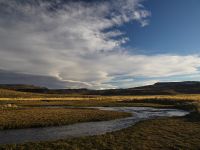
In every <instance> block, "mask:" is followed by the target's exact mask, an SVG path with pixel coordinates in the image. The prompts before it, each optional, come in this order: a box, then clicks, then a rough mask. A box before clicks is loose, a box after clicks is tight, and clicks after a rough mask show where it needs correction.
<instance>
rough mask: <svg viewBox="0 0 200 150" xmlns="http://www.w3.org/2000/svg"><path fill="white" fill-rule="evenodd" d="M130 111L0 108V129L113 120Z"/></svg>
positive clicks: (125, 115) (126, 114) (124, 115)
mask: <svg viewBox="0 0 200 150" xmlns="http://www.w3.org/2000/svg"><path fill="white" fill-rule="evenodd" d="M127 116H130V114H128V113H123V112H113V111H103V110H96V109H78V108H76V109H69V108H67V109H64V108H28V109H26V108H23V109H13V110H0V129H14V128H29V127H44V126H59V125H67V124H73V123H78V122H88V121H101V120H112V119H116V118H122V117H127Z"/></svg>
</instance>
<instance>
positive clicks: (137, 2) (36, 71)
mask: <svg viewBox="0 0 200 150" xmlns="http://www.w3.org/2000/svg"><path fill="white" fill-rule="evenodd" d="M141 2H142V1H141V0H123V1H121V0H111V1H101V2H99V1H97V2H95V1H94V2H86V1H77V2H63V1H60V0H56V1H54V2H49V1H32V0H27V1H21V2H19V1H17V0H9V1H7V0H0V69H2V70H9V71H12V72H15V73H17V76H19V74H21V78H22V79H23V78H24V74H29V75H30V76H42V78H44V77H45V76H46V77H47V79H45V80H47V81H46V82H48V81H49V82H51V86H50V87H53V85H54V84H55V87H56V88H58V87H59V86H58V85H60V87H62V88H63V87H65V86H66V87H72V88H82V87H86V88H96V89H98V88H116V87H118V86H120V85H117V84H112V82H119V83H120V84H122V83H124V84H125V83H126V82H125V81H127V78H128V79H133V78H134V77H138V76H141V77H161V76H165V77H166V76H173V75H183V74H184V75H185V74H192V73H197V72H198V67H200V63H199V62H200V58H199V56H193V55H192V56H177V55H154V56H146V55H134V54H131V53H129V52H128V51H127V50H125V49H124V48H123V44H125V43H126V42H127V40H129V39H128V38H127V37H126V35H125V33H124V32H123V31H120V30H118V27H119V26H122V25H124V24H126V23H129V22H132V21H137V22H139V23H140V25H141V26H142V27H143V26H146V25H148V20H147V19H148V16H150V12H148V11H147V10H145V8H144V7H143V6H142V5H141ZM50 78H51V79H50ZM52 79H53V80H52ZM34 80H35V78H31V80H30V81H31V83H36V82H35V81H34ZM28 83H29V82H28ZM131 83H133V85H134V80H133V81H132V82H131ZM124 86H126V85H124ZM127 86H131V85H130V82H129V84H128V85H127Z"/></svg>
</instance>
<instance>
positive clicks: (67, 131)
mask: <svg viewBox="0 0 200 150" xmlns="http://www.w3.org/2000/svg"><path fill="white" fill-rule="evenodd" d="M90 108H91V107H90ZM92 108H96V109H100V110H111V111H119V112H128V113H131V114H132V116H131V117H127V118H122V119H116V120H111V121H98V122H85V123H77V124H72V125H64V126H57V127H43V128H28V129H11V130H1V131H0V144H14V143H24V142H36V141H49V140H58V139H66V138H72V137H82V136H89V135H100V134H105V133H108V132H113V131H117V130H120V129H124V128H127V127H129V126H132V125H134V124H135V123H136V122H139V121H142V120H147V119H153V118H156V117H172V116H185V115H186V114H188V113H189V112H187V111H183V110H178V109H158V108H150V107H92Z"/></svg>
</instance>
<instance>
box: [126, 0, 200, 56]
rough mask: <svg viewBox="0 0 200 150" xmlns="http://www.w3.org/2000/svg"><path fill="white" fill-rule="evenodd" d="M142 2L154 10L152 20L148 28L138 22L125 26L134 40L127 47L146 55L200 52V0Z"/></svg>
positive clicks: (149, 0) (150, 0)
mask: <svg viewBox="0 0 200 150" xmlns="http://www.w3.org/2000/svg"><path fill="white" fill-rule="evenodd" d="M143 5H144V6H145V7H146V8H147V10H149V11H150V12H151V17H150V18H149V20H150V23H149V25H148V26H146V27H145V28H141V27H140V26H138V23H136V22H132V23H128V24H127V25H125V26H123V29H124V30H125V31H126V33H127V35H128V36H129V37H130V39H131V40H130V41H129V42H128V43H127V46H128V47H133V48H137V49H139V50H138V53H140V52H141V53H147V54H154V53H172V54H181V55H186V54H199V52H200V48H199V45H200V38H199V36H200V28H199V27H200V9H199V6H200V1H199V0H170V1H165V0H146V1H145V2H144V3H143Z"/></svg>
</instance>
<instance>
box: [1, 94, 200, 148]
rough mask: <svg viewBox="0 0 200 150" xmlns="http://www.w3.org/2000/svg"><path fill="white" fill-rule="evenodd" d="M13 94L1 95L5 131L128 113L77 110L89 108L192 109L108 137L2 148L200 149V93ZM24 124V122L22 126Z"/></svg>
mask: <svg viewBox="0 0 200 150" xmlns="http://www.w3.org/2000/svg"><path fill="white" fill-rule="evenodd" d="M11 92H12V91H11ZM13 94H15V96H14V95H12V93H11V94H10V95H9V94H8V95H9V96H7V97H6V96H5V94H4V95H1V96H0V97H1V99H0V108H1V115H0V119H1V120H3V119H4V124H3V125H2V124H1V128H2V129H5V128H24V127H40V126H49V125H61V124H71V123H75V122H77V121H80V122H82V121H83V122H84V121H99V120H109V119H115V118H118V117H126V116H127V115H128V114H121V113H116V112H115V113H114V114H113V112H104V111H103V112H100V111H99V110H98V111H97V110H92V109H85V110H83V109H80V108H79V107H88V106H104V107H107V106H138V107H141V106H148V107H156V108H178V109H184V110H188V111H190V112H191V113H190V114H189V115H187V116H184V117H171V118H165V117H164V118H158V119H153V120H147V121H142V122H139V123H137V124H136V125H134V126H131V127H129V128H127V129H123V130H120V131H116V132H112V133H107V134H105V135H98V136H88V137H81V138H73V139H62V140H57V141H47V142H35V143H24V144H11V145H1V146H0V149H27V150H30V149H72V150H88V149H99V148H100V149H106V150H107V149H108V150H109V149H110V150H124V149H127V150H129V149H130V150H134V149H138V150H141V149H144V150H145V149H148V150H149V149H150V150H151V149H152V150H153V149H191V150H198V149H200V95H198V94H195V95H194V94H178V95H149V96H148V95H146V96H142V95H141V96H95V95H92V96H91V95H84V96H82V95H76V96H75V95H65V94H63V95H59V96H58V95H57V94H35V93H26V92H16V91H14V93H13ZM16 94H17V96H16ZM12 96H13V97H14V98H12ZM43 106H70V107H71V106H72V107H74V108H73V109H69V108H68V109H64V108H63V109H60V108H59V110H58V109H56V108H54V109H50V108H43ZM76 107H77V108H76ZM36 110H37V111H36ZM73 112H76V113H73ZM72 114H73V115H72ZM102 114H104V115H102ZM29 115H33V118H34V117H35V118H34V119H32V121H30V118H29V117H28V116H29ZM2 116H3V119H2ZM17 116H18V117H17ZM21 116H25V117H23V119H24V120H23V119H22V117H21ZM26 116H27V117H26ZM52 116H54V117H53V118H54V119H52ZM9 117H10V122H12V123H13V122H15V123H14V124H12V125H11V123H9V119H8V118H9ZM40 117H41V118H40ZM55 118H56V119H55ZM20 119H22V120H20ZM63 119H65V121H63ZM13 120H15V121H13ZM66 120H67V121H66ZM22 122H24V123H25V124H22Z"/></svg>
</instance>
